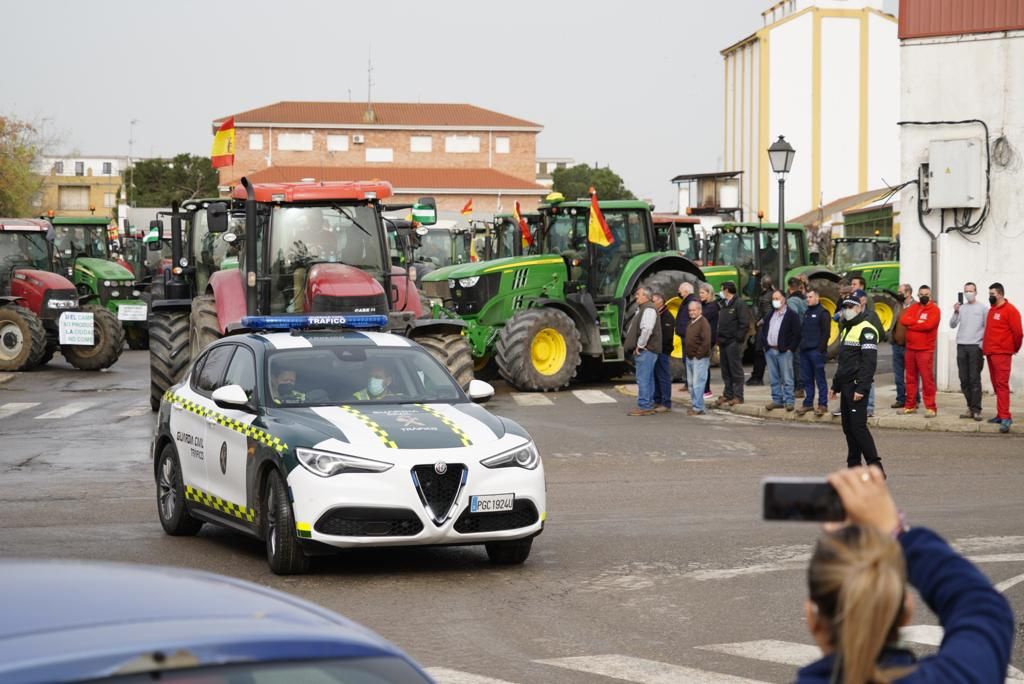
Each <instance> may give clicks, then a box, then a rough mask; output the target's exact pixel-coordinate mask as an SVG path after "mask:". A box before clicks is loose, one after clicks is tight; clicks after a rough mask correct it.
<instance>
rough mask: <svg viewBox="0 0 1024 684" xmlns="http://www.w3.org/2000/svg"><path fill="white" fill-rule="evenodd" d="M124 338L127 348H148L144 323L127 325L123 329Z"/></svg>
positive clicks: (147, 332) (147, 336) (147, 337)
mask: <svg viewBox="0 0 1024 684" xmlns="http://www.w3.org/2000/svg"><path fill="white" fill-rule="evenodd" d="M124 338H125V340H126V341H127V342H128V348H129V349H149V331H148V330H147V329H146V326H145V325H139V324H138V323H135V324H132V325H129V326H127V327H126V328H125V329H124Z"/></svg>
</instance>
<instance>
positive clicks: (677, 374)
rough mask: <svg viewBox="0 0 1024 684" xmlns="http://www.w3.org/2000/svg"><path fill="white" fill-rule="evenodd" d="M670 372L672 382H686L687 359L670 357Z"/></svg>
mask: <svg viewBox="0 0 1024 684" xmlns="http://www.w3.org/2000/svg"><path fill="white" fill-rule="evenodd" d="M668 372H669V375H670V376H671V378H672V382H686V361H685V360H684V359H677V358H676V357H674V356H670V357H668Z"/></svg>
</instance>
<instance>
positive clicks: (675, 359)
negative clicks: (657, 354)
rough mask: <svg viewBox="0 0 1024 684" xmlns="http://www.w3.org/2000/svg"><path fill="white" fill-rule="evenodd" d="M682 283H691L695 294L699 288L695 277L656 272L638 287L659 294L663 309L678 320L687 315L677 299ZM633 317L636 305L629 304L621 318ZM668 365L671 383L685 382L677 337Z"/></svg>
mask: <svg viewBox="0 0 1024 684" xmlns="http://www.w3.org/2000/svg"><path fill="white" fill-rule="evenodd" d="M684 282H686V283H693V289H694V291H695V293H696V290H697V288H698V287H699V286H700V281H699V280H698V279H697V276H695V275H693V274H691V273H686V272H684V271H658V272H657V273H655V274H654V275H650V276H648V277H646V278H644V280H643V282H642V283H640V285H641V287H649V288H651V290H652V291H653V292H654V293H655V294H660V295H661V296H662V297H664V298H665V308H666V309H668V311H669V313H671V314H672V317H673V318H678V317H679V316H680V315H683V316H685V315H687V314H686V312H685V311H681V310H680V307H681V306H682V304H683V300H682V299H681V298H680V297H679V286H680V285H682V284H683V283H684ZM635 315H636V303H635V302H631V303H630V305H629V307H628V308H627V309H626V316H625V318H623V321H624V322H625V321H629V320H631V319H632V318H633V316H635ZM625 328H626V326H625V325H624V326H623V329H624V330H625ZM669 363H670V364H671V365H670V368H669V372H670V373H671V374H672V381H673V382H679V381H683V380H686V362H685V361H684V360H683V340H682V339H681V338H680V337H679V335H675V334H673V335H672V356H671V357H669Z"/></svg>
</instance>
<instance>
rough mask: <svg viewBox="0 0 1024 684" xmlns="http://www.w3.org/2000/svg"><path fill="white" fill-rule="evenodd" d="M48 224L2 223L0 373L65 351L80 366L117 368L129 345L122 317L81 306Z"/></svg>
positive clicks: (30, 365)
mask: <svg viewBox="0 0 1024 684" xmlns="http://www.w3.org/2000/svg"><path fill="white" fill-rule="evenodd" d="M52 235H53V229H52V227H51V226H50V224H49V223H48V222H47V221H43V220H36V219H0V371H22V370H30V369H32V368H35V367H36V366H39V365H42V364H45V363H47V362H48V361H49V360H50V359H51V358H53V355H54V353H55V352H56V351H57V350H58V349H60V352H61V354H62V355H63V356H64V358H65V359H66V360H67V362H68V363H70V364H71V365H72V366H74V367H75V368H79V369H82V370H100V369H102V368H107V367H109V366H111V365H113V364H114V362H115V361H117V359H118V358H119V357H120V356H121V350H122V348H123V347H124V331H123V330H122V329H121V325H120V323H118V321H117V317H116V316H115V315H114V314H113V313H111V312H110V311H108V310H107V309H104V308H102V307H99V306H89V307H81V306H80V305H79V300H78V298H79V294H78V291H77V290H76V289H75V286H74V284H72V282H71V281H70V280H68V279H67V278H65V277H64V276H62V275H58V274H57V273H52V272H51V271H52V270H53V269H54V260H53V244H52Z"/></svg>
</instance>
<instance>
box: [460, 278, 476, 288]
mask: <svg viewBox="0 0 1024 684" xmlns="http://www.w3.org/2000/svg"><path fill="white" fill-rule="evenodd" d="M478 282H480V276H470V277H468V278H459V285H461V286H462V287H473V286H474V285H476V284H477V283H478Z"/></svg>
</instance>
